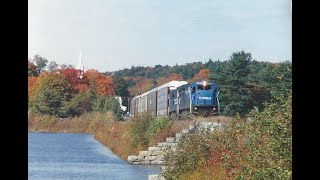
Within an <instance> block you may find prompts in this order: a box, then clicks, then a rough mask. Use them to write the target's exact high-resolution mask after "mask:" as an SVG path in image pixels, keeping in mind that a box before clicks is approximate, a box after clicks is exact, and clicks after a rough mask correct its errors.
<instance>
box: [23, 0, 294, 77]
mask: <svg viewBox="0 0 320 180" xmlns="http://www.w3.org/2000/svg"><path fill="white" fill-rule="evenodd" d="M290 3H291V1H290V0H267V1H262V0H175V1H173V0H28V56H29V57H33V56H34V55H35V54H39V55H40V56H42V57H44V58H46V59H48V60H49V61H56V62H57V63H58V64H72V65H74V66H77V65H78V61H79V54H80V49H81V51H82V59H83V64H84V66H85V69H92V68H93V69H97V70H99V71H101V72H105V71H114V70H119V69H123V68H130V67H131V66H132V65H134V66H137V65H141V66H154V65H157V64H161V65H166V64H168V65H175V64H176V63H177V64H180V65H181V64H185V63H188V62H194V61H202V62H205V61H208V59H209V58H212V59H213V60H217V59H220V60H222V61H223V60H227V59H228V58H229V57H230V56H231V54H232V53H233V52H235V51H241V50H244V51H245V52H250V53H251V55H252V57H253V58H254V59H256V60H258V61H270V62H280V61H285V60H289V61H291V47H292V45H291V44H292V38H291V37H292V26H291V24H292V23H291V22H292V21H291V20H292V16H291V4H290Z"/></svg>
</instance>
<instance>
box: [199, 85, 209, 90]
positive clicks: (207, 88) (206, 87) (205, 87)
mask: <svg viewBox="0 0 320 180" xmlns="http://www.w3.org/2000/svg"><path fill="white" fill-rule="evenodd" d="M211 88H212V87H211V85H206V86H203V85H198V89H199V90H210V89H211Z"/></svg>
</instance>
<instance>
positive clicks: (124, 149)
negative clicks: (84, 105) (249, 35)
mask: <svg viewBox="0 0 320 180" xmlns="http://www.w3.org/2000/svg"><path fill="white" fill-rule="evenodd" d="M217 119H220V120H221V121H227V120H228V118H226V117H213V118H211V119H210V118H209V119H208V118H207V119H206V120H209V121H217ZM203 120H204V119H202V118H199V119H197V120H193V121H190V120H181V121H174V122H173V121H171V120H169V119H167V118H155V117H151V116H149V115H148V114H144V115H142V116H140V117H138V118H134V119H131V120H130V121H126V122H124V121H118V119H117V118H116V117H115V116H114V114H113V113H110V112H108V113H98V112H92V113H87V114H83V115H81V116H79V117H74V118H69V119H59V118H57V117H53V116H46V115H36V114H30V115H29V117H28V130H29V131H37V132H66V133H88V134H93V135H94V137H95V139H97V140H98V141H99V142H100V143H102V144H103V145H105V146H107V147H108V148H109V149H111V150H112V151H113V152H114V153H115V154H117V155H118V156H119V157H121V158H122V159H127V157H128V155H137V154H138V153H139V151H141V150H146V149H147V148H148V147H149V146H154V145H157V143H158V142H163V141H165V139H166V137H170V136H175V133H177V132H181V130H182V129H183V128H188V127H189V125H190V124H192V123H195V122H197V121H203Z"/></svg>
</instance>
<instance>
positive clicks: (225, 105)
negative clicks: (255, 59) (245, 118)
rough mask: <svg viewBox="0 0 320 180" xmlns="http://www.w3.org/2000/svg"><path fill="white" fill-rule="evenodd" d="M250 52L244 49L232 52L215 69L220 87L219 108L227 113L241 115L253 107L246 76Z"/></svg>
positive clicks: (248, 71) (250, 58) (250, 59)
mask: <svg viewBox="0 0 320 180" xmlns="http://www.w3.org/2000/svg"><path fill="white" fill-rule="evenodd" d="M251 61H252V57H251V54H250V53H245V52H244V51H241V52H236V53H233V54H232V56H231V57H230V59H229V60H228V62H227V64H225V66H224V67H221V68H219V69H218V70H217V72H218V73H217V74H219V75H218V76H216V78H217V82H218V84H219V85H220V88H221V100H222V102H221V109H223V113H224V114H227V115H235V114H236V113H237V112H238V113H240V114H241V115H244V114H246V113H248V112H249V111H250V110H251V109H252V108H253V104H252V102H253V100H252V97H251V96H250V94H249V91H248V90H247V89H248V86H247V80H248V79H247V78H248V75H249V73H250V69H249V64H250V63H251Z"/></svg>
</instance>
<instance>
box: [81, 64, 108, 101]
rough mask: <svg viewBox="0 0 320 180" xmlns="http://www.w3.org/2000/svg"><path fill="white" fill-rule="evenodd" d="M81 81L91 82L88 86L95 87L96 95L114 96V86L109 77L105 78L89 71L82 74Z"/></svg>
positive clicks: (92, 70) (94, 71)
mask: <svg viewBox="0 0 320 180" xmlns="http://www.w3.org/2000/svg"><path fill="white" fill-rule="evenodd" d="M83 79H85V80H88V81H89V82H90V81H91V83H90V86H93V85H94V86H95V92H96V93H97V94H98V95H102V96H113V95H114V84H113V80H112V77H111V76H105V75H103V74H102V73H100V72H98V71H97V70H94V69H90V70H88V71H86V72H85V73H84V76H83Z"/></svg>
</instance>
